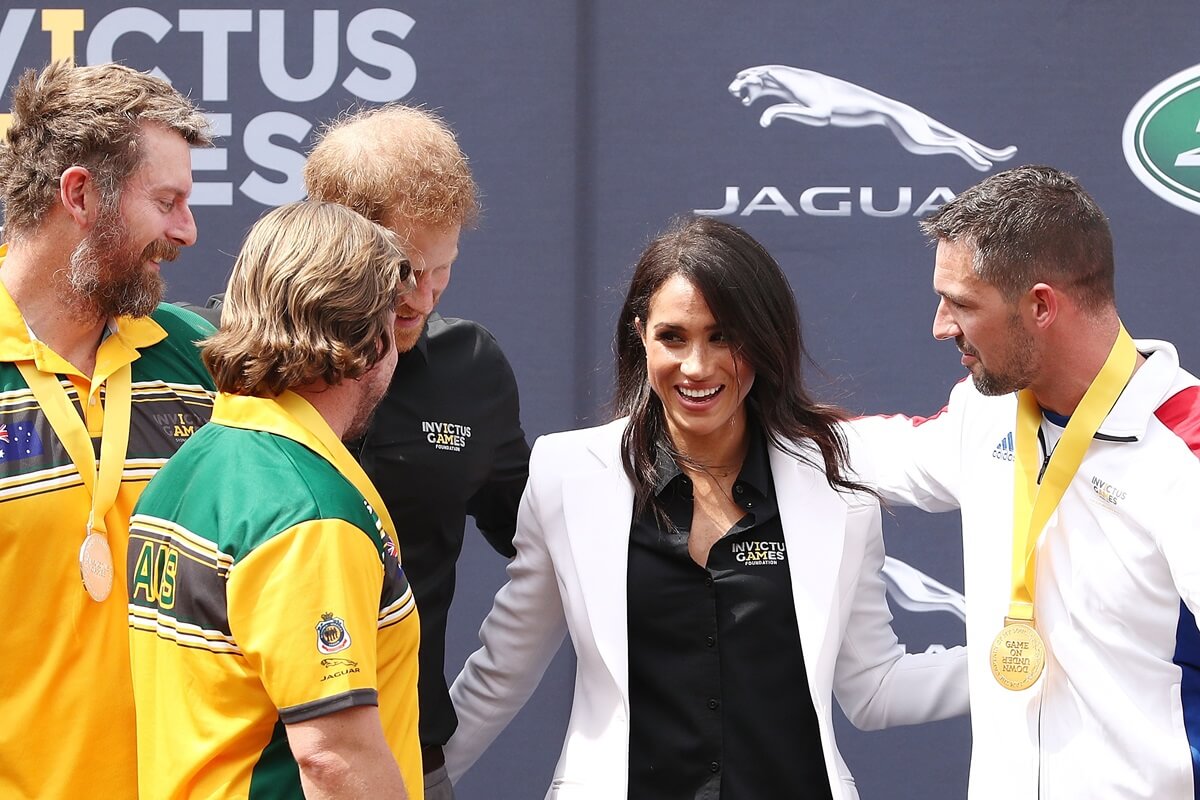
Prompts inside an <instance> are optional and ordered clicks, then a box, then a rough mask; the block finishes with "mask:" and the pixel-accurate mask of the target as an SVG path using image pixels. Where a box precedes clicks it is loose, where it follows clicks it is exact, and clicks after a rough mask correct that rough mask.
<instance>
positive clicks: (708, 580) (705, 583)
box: [704, 575, 713, 586]
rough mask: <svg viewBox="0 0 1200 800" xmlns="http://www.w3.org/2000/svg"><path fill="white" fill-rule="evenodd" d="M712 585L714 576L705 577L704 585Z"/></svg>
mask: <svg viewBox="0 0 1200 800" xmlns="http://www.w3.org/2000/svg"><path fill="white" fill-rule="evenodd" d="M712 584H713V580H712V575H705V576H704V585H705V586H712Z"/></svg>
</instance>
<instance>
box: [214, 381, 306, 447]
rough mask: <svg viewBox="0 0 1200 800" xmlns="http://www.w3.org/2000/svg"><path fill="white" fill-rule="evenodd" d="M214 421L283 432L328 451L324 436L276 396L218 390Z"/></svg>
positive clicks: (234, 425) (270, 431) (281, 433)
mask: <svg viewBox="0 0 1200 800" xmlns="http://www.w3.org/2000/svg"><path fill="white" fill-rule="evenodd" d="M212 421H213V422H216V423H218V424H221V425H224V426H226V427H229V428H243V429H246V430H252V431H263V432H266V433H273V434H275V435H277V436H283V437H284V438H287V439H291V440H293V441H296V442H299V443H300V444H302V445H304V446H305V447H307V448H308V449H309V450H312V451H313V452H315V453H322V452H324V451H325V447H324V445H322V444H321V440H320V439H318V438H317V437H316V436H315V435H314V434H313V433H312V432H311V431H309V430H308V429H307V428H306V427H304V426H303V425H301V424H300V422H299V421H298V420H297V419H296V418H295V417H293V416H292V415H291V414H289V413H288V412H287V411H286V410H285V409H284V408H283V406H281V405H280V404H279V403H277V402H276V401H275V399H274V398H272V397H251V396H247V395H239V394H228V393H226V392H217V396H216V399H215V400H214V401H213V412H212Z"/></svg>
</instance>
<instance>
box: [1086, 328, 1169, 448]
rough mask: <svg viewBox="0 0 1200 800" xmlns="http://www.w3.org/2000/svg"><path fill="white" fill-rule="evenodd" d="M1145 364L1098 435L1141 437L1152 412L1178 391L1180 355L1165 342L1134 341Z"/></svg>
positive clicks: (1129, 384)
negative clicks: (1144, 358) (1144, 359)
mask: <svg viewBox="0 0 1200 800" xmlns="http://www.w3.org/2000/svg"><path fill="white" fill-rule="evenodd" d="M1134 344H1135V345H1136V346H1137V349H1138V352H1139V353H1141V354H1142V355H1144V356H1145V357H1146V361H1145V363H1144V364H1142V366H1141V367H1140V368H1139V369H1138V371H1137V372H1135V373H1133V377H1132V378H1130V379H1129V383H1128V385H1126V387H1125V389H1124V391H1122V392H1121V396H1120V397H1118V398H1117V402H1116V404H1115V405H1113V408H1112V411H1110V412H1108V416H1107V417H1105V419H1104V422H1103V423H1101V425H1100V430H1099V433H1101V434H1103V435H1105V436H1111V437H1114V438H1129V437H1134V438H1141V437H1142V436H1144V435H1145V433H1146V428H1147V426H1148V425H1149V424H1150V420H1151V419H1153V418H1154V412H1155V411H1156V410H1157V409H1158V407H1159V406H1160V405H1162V404H1163V403H1164V402H1165V401H1166V400H1167V399H1168V398H1169V397H1170V396H1171V395H1172V394H1173V393H1174V392H1175V391H1178V389H1179V387H1178V385H1177V383H1178V380H1179V354H1178V353H1177V352H1176V351H1175V348H1174V347H1173V346H1172V345H1171V344H1169V343H1168V342H1161V341H1156V340H1154V339H1137V340H1135V341H1134Z"/></svg>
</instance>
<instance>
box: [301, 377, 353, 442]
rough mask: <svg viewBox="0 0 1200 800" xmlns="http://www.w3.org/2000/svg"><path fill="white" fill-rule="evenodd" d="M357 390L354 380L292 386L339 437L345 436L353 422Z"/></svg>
mask: <svg viewBox="0 0 1200 800" xmlns="http://www.w3.org/2000/svg"><path fill="white" fill-rule="evenodd" d="M357 390H358V386H357V385H356V384H355V383H354V382H353V381H342V382H341V383H339V384H336V385H334V386H329V385H328V384H326V383H324V382H321V381H318V382H317V383H310V384H307V385H305V386H296V387H293V388H292V391H293V392H295V393H296V394H298V395H300V396H301V397H303V398H304V399H305V400H307V401H308V404H309V405H311V406H312V407H313V408H314V409H316V411H317V413H318V414H320V415H321V417H322V419H324V420H325V424H326V425H328V426H329V428H330V430H332V431H333V432H334V433H335V434H336V435H337V437H338V438H339V439H342V438H344V437H345V434H346V431H347V429H349V427H350V424H351V423H352V422H353V416H354V410H355V408H356V407H357V399H358V398H357V395H356V394H355V392H356V391H357Z"/></svg>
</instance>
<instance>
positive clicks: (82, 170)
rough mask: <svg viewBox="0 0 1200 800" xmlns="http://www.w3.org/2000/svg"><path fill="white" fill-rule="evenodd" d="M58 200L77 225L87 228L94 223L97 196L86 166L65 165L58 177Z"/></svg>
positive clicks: (94, 183) (97, 204) (97, 202)
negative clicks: (65, 167)
mask: <svg viewBox="0 0 1200 800" xmlns="http://www.w3.org/2000/svg"><path fill="white" fill-rule="evenodd" d="M58 200H59V202H60V203H62V207H63V210H65V211H66V212H67V213H68V214H70V215H71V219H73V220H75V224H76V225H78V226H79V227H81V228H87V227H88V226H90V225H92V224H93V223H95V221H96V214H97V209H98V208H99V196H98V194H97V192H96V182H95V181H94V180H93V179H92V173H91V172H90V171H88V168H87V167H81V166H78V165H76V166H73V167H67V169H66V171H64V172H63V174H62V176H61V177H60V178H59V179H58Z"/></svg>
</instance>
